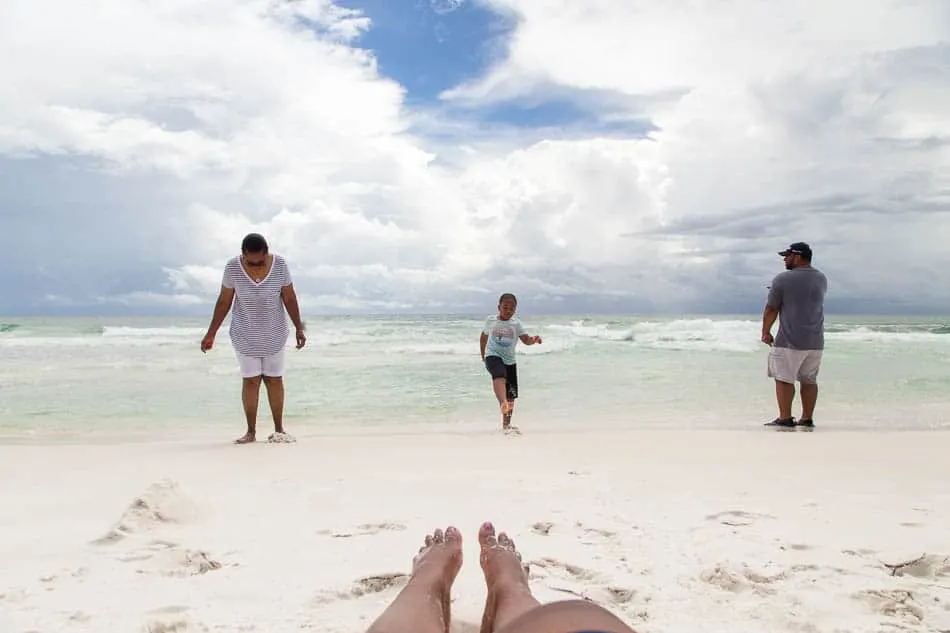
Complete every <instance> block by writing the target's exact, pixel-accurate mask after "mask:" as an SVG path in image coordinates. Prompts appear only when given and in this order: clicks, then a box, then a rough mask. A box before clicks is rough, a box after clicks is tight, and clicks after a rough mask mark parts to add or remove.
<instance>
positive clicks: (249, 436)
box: [234, 432, 257, 444]
mask: <svg viewBox="0 0 950 633" xmlns="http://www.w3.org/2000/svg"><path fill="white" fill-rule="evenodd" d="M255 441H257V436H256V435H255V434H254V433H251V432H247V433H245V434H244V435H242V436H241V437H239V438H237V439H236V440H234V443H235V444H250V443H251V442H255Z"/></svg>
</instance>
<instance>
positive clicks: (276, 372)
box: [237, 350, 284, 378]
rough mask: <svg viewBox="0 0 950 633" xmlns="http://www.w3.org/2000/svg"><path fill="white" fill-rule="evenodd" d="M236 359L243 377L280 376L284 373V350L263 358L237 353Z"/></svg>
mask: <svg viewBox="0 0 950 633" xmlns="http://www.w3.org/2000/svg"><path fill="white" fill-rule="evenodd" d="M237 359H238V365H240V366H241V376H242V377H244V378H256V377H257V376H267V377H269V378H280V377H281V376H283V375H284V350H280V351H279V352H277V353H276V354H271V355H270V356H264V357H263V358H262V357H260V356H244V355H243V354H237Z"/></svg>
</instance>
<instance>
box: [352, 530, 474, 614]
mask: <svg viewBox="0 0 950 633" xmlns="http://www.w3.org/2000/svg"><path fill="white" fill-rule="evenodd" d="M461 567H462V535H461V534H460V533H459V531H458V530H457V529H455V528H454V527H449V528H447V529H446V530H445V532H444V533H443V532H442V530H436V531H435V532H433V533H432V534H430V535H428V536H426V538H425V544H424V545H423V546H422V547H421V548H419V553H418V554H417V555H416V556H415V557H414V558H413V560H412V578H410V580H409V583H408V584H407V585H406V586H405V587H403V589H402V591H400V592H399V595H398V596H396V599H395V600H393V601H392V603H391V604H390V605H389V606H388V607H387V608H386V610H385V611H383V613H382V614H381V615H380V616H379V617H378V618H377V619H376V621H375V622H373V624H372V625H370V627H369V629H368V631H367V633H449V624H450V622H451V617H452V614H451V595H452V583H453V582H455V577H456V576H457V575H458V573H459V569H461Z"/></svg>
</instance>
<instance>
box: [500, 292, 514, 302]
mask: <svg viewBox="0 0 950 633" xmlns="http://www.w3.org/2000/svg"><path fill="white" fill-rule="evenodd" d="M505 299H511V300H512V301H513V302H514V304H515V305H518V298H517V297H516V296H514V295H513V294H511V293H510V292H506V293H505V294H503V295H501V296H500V297H498V303H499V305H500V304H501V302H502V301H504V300H505Z"/></svg>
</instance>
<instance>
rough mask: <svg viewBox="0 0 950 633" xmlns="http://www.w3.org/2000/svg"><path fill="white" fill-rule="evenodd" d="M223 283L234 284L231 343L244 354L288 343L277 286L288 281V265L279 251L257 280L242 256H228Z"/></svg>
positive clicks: (262, 353) (267, 352)
mask: <svg viewBox="0 0 950 633" xmlns="http://www.w3.org/2000/svg"><path fill="white" fill-rule="evenodd" d="M221 283H222V285H223V286H224V287H225V288H234V304H233V306H232V309H231V328H230V334H231V345H233V346H234V349H235V351H237V353H239V354H242V355H244V356H254V357H264V356H270V355H271V354H276V353H277V352H279V351H280V350H282V349H283V348H284V346H285V345H286V344H287V337H288V336H289V335H290V327H289V326H288V325H287V315H286V314H285V312H284V302H283V301H282V300H281V298H280V290H281V288H283V287H284V286H287V285H289V284H290V283H291V278H290V269H289V268H288V267H287V262H286V261H284V258H283V257H281V256H280V255H274V262H273V264H272V265H271V269H270V272H269V273H267V276H266V277H264V279H263V280H262V281H261V282H260V283H256V282H255V281H254V280H253V279H251V278H250V277H249V276H248V274H247V272H246V271H245V270H244V267H243V266H241V257H240V256H236V257H233V258H231V259H229V260H228V263H227V264H226V265H225V266H224V278H223V280H222V282H221Z"/></svg>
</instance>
